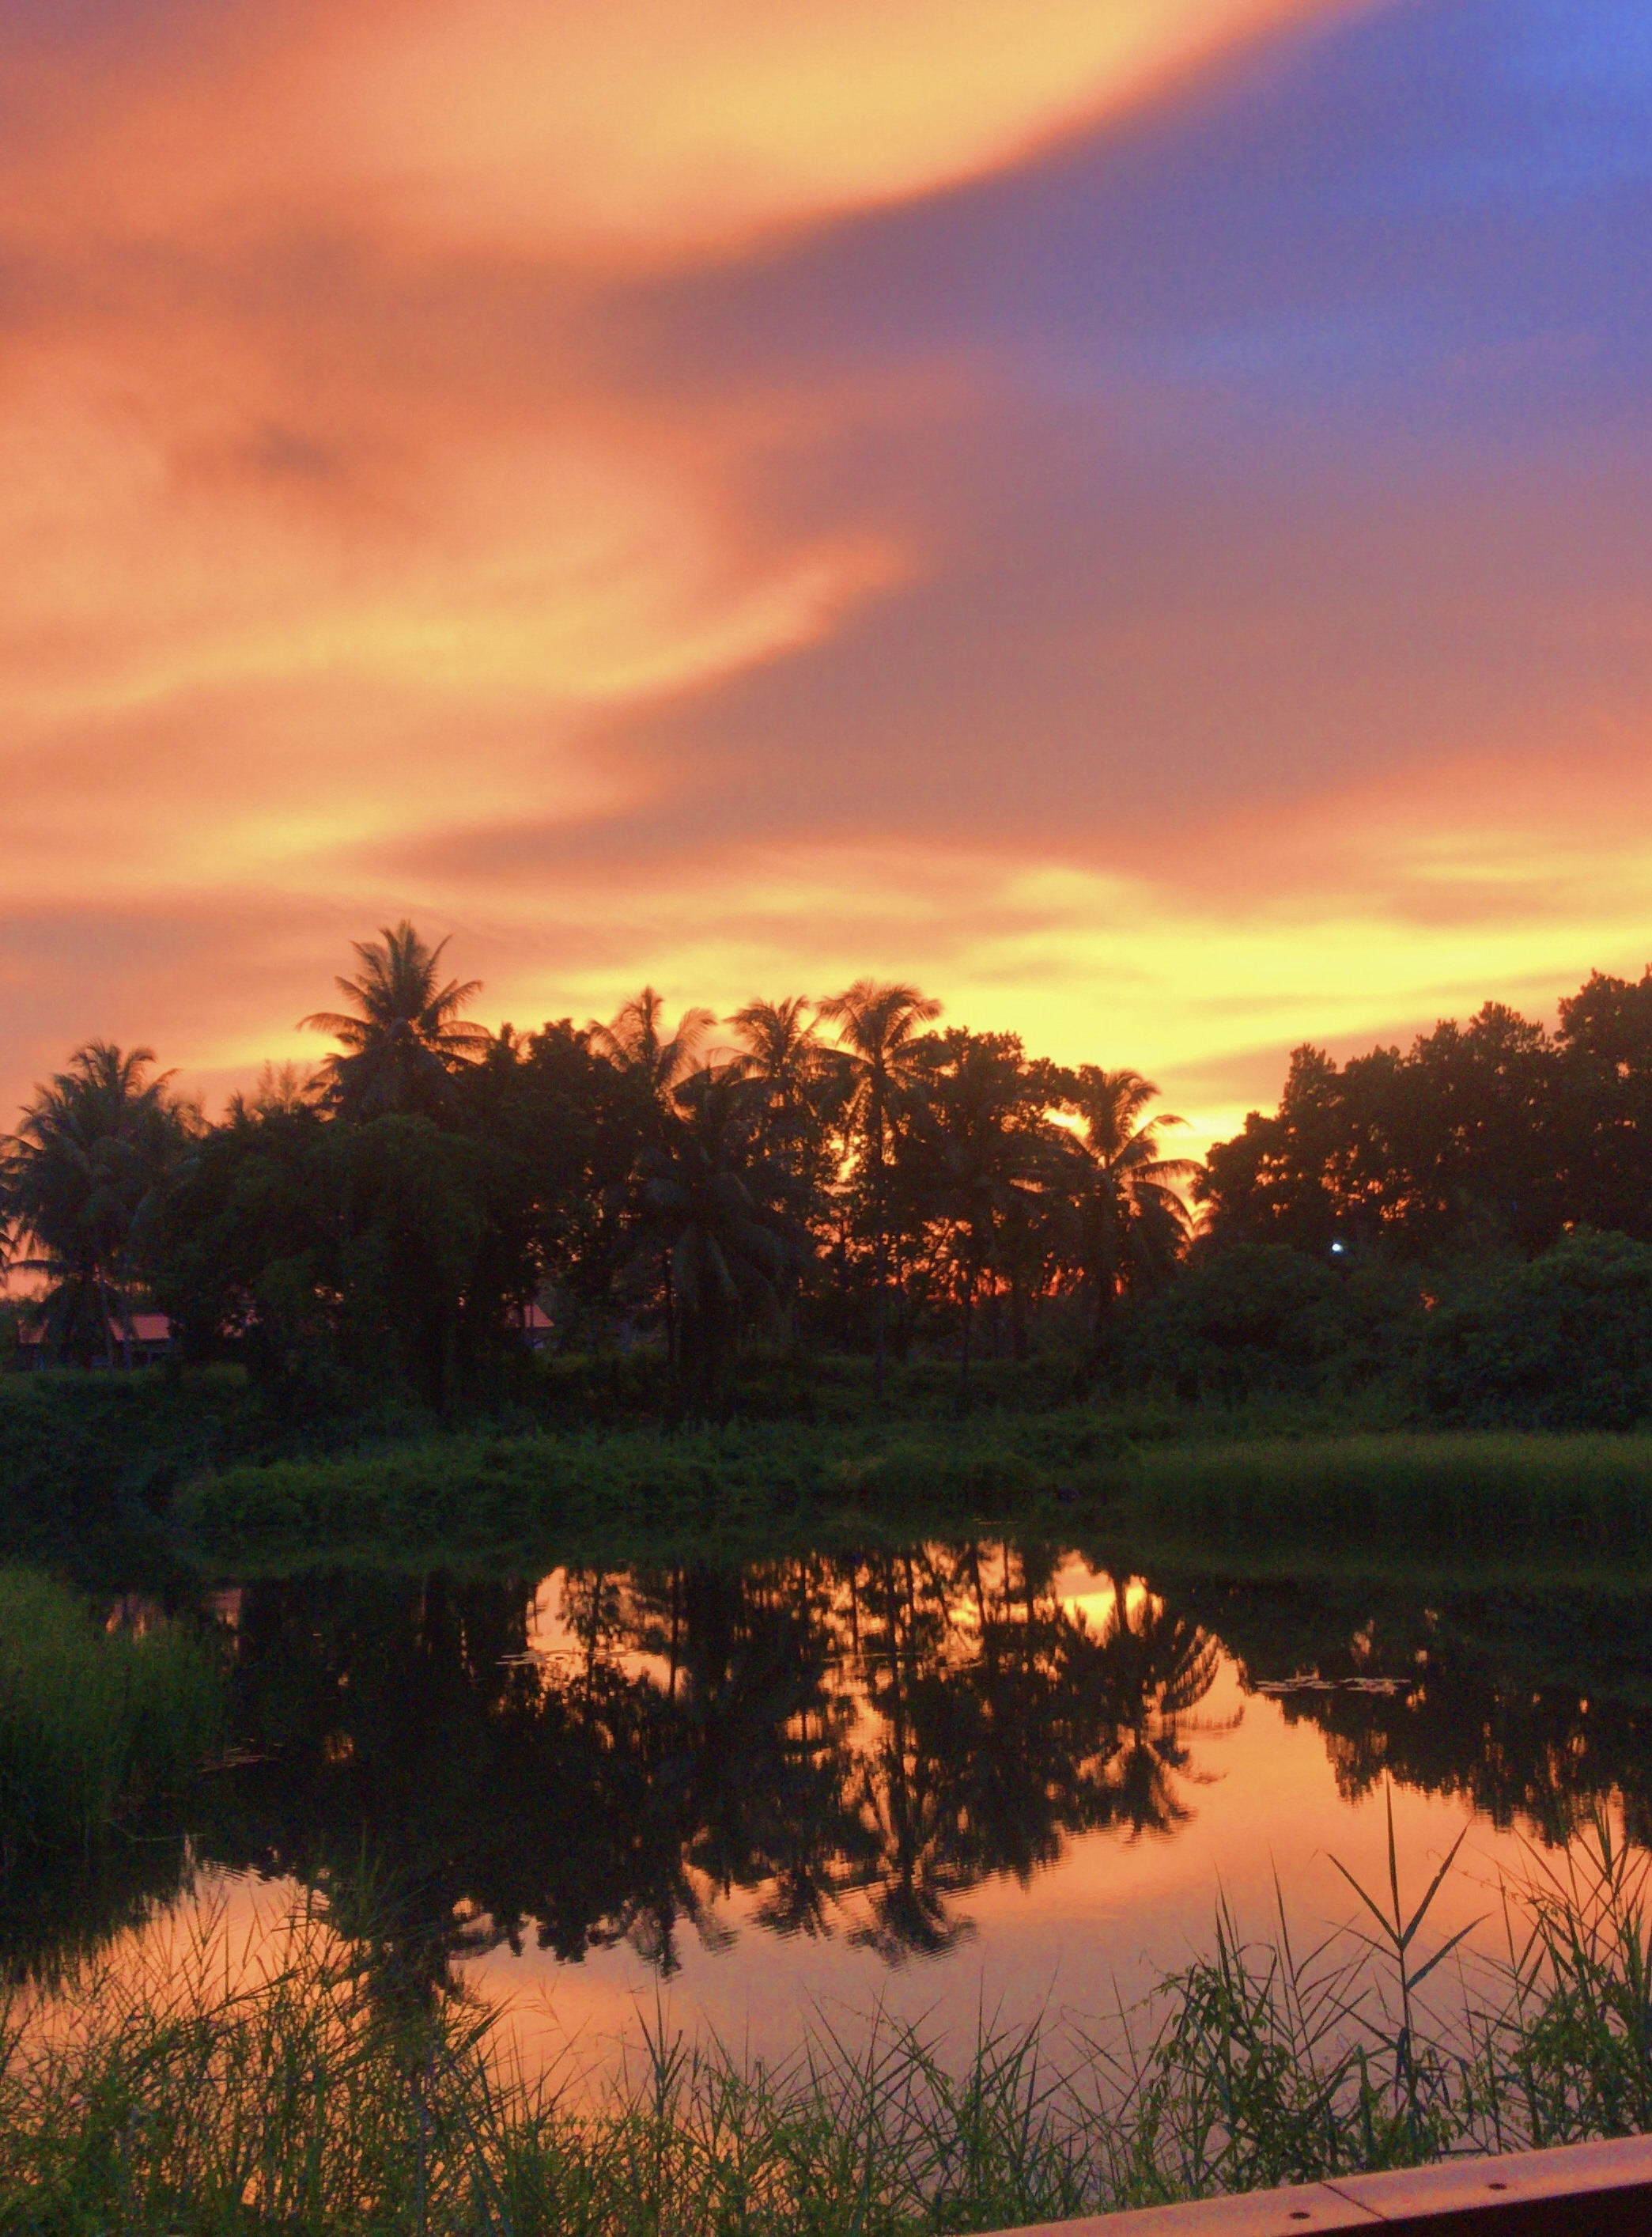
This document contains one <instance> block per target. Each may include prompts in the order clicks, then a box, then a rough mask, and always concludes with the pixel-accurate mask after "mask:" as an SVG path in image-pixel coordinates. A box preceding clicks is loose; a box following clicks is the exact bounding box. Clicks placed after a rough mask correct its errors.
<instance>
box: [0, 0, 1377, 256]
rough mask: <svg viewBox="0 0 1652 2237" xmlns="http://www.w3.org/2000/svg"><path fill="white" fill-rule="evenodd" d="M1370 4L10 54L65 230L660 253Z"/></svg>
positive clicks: (825, 211) (911, 14)
mask: <svg viewBox="0 0 1652 2237" xmlns="http://www.w3.org/2000/svg"><path fill="white" fill-rule="evenodd" d="M1359 4H1366V5H1368V4H1371V0H1177V4H1176V5H1175V7H1167V6H1165V5H1164V4H1162V0H1013V4H1011V0H901V4H899V5H896V6H891V5H889V4H887V0H829V4H826V5H819V4H817V5H809V4H807V3H806V0H703V4H701V5H697V6H694V7H685V6H684V5H683V4H681V0H607V4H605V5H603V6H600V7H593V6H590V5H588V4H585V0H471V4H470V5H468V6H467V7H465V8H464V9H458V8H456V7H454V6H453V5H452V4H451V0H363V4H358V5H355V6H351V7H347V8H339V7H332V6H325V7H324V6H320V5H317V4H314V0H311V4H308V5H305V4H303V0H299V4H295V5H293V6H292V7H290V8H288V9H286V10H281V11H280V12H279V13H278V12H277V11H273V10H271V11H267V13H265V14H263V15H261V16H260V15H258V14H256V13H253V12H252V11H243V12H241V13H240V14H239V15H238V16H234V17H231V16H228V15H227V14H224V15H220V16H219V17H217V18H216V19H214V18H213V17H210V16H187V17H186V18H185V19H184V22H185V30H184V32H183V34H182V35H181V36H174V37H173V38H171V39H168V40H166V41H164V42H157V43H156V44H155V47H154V48H153V49H151V50H149V51H148V52H146V51H145V50H144V49H142V48H138V49H134V47H133V45H132V44H131V43H126V44H122V43H113V44H112V45H111V47H109V48H108V49H105V50H104V51H103V52H102V53H90V54H89V53H88V52H87V51H86V50H85V49H76V48H74V47H72V46H70V47H67V48H59V49H57V50H56V51H55V52H53V53H51V54H49V56H44V57H38V58H35V59H34V60H33V61H32V63H30V61H29V60H28V59H27V58H25V59H24V60H23V61H21V62H19V63H14V64H13V67H12V69H11V71H10V79H11V83H12V88H13V101H14V104H15V105H16V106H17V107H18V108H19V109H22V108H23V106H24V104H25V103H26V104H27V106H28V108H29V109H31V110H32V111H34V112H35V113H36V122H34V125H33V129H32V130H31V131H30V132H29V133H28V134H27V135H25V137H26V141H27V142H28V145H27V147H26V148H25V150H24V154H23V160H24V161H25V162H31V163H32V164H33V165H34V166H35V167H36V174H37V170H38V167H39V165H40V162H41V160H42V147H43V143H46V144H47V145H49V146H50V148H51V160H50V170H51V191H50V197H49V201H50V210H49V222H50V223H51V225H52V226H53V227H54V228H63V226H64V225H66V224H67V225H85V224H92V225H95V226H97V227H99V228H104V229H107V230H109V231H112V232H114V233H115V234H122V235H126V236H130V235H132V234H141V235H142V234H155V232H157V231H160V232H172V231H175V230H176V229H178V228H180V227H188V228H194V227H197V226H199V225H201V223H203V222H207V221H211V222H213V223H215V224H218V225H221V226H223V227H226V228H230V229H232V230H234V229H235V228H240V227H244V226H245V225H246V224H247V221H248V220H249V218H252V217H253V216H254V215H255V214H257V213H258V212H259V211H260V209H262V208H267V206H268V205H270V204H271V203H272V202H274V203H279V204H280V206H282V207H284V208H290V209H299V210H305V209H307V210H309V211H311V212H324V213H326V214H328V216H329V217H336V215H337V214H338V213H339V209H340V208H341V207H343V208H348V209H350V210H351V211H352V214H354V216H355V217H356V218H357V219H358V221H363V222H366V223H370V224H371V225H372V227H373V228H374V230H375V231H377V232H379V233H380V234H386V235H390V236H397V235H399V236H401V237H404V238H406V237H411V238H423V239H425V240H430V239H432V238H435V239H449V240H455V239H462V240H466V241H471V240H474V239H476V238H477V237H478V236H485V237H490V238H493V239H497V240H503V241H506V242H508V243H509V244H510V246H511V247H513V248H516V247H521V246H522V245H523V244H524V243H529V242H531V243H533V244H535V245H536V246H537V247H546V248H552V249H555V250H556V251H558V252H560V253H562V254H571V255H575V256H581V257H582V256H588V255H592V254H595V255H596V256H597V257H599V258H600V259H602V260H603V261H612V259H613V258H614V257H615V255H616V254H617V255H620V256H622V257H623V258H625V259H627V260H637V259H640V260H641V261H643V262H648V263H652V262H655V261H659V260H660V259H661V258H662V257H666V258H668V257H672V256H675V255H681V254H685V253H687V254H695V253H701V252H703V251H705V250H707V249H708V248H722V247H727V246H729V245H730V244H733V243H739V242H745V241H750V240H751V239H752V238H754V236H755V235H758V234H762V233H764V232H767V231H771V230H773V228H778V227H787V226H792V225H795V224H798V223H800V222H806V221H814V220H819V219H820V218H822V217H826V216H830V215H833V214H839V213H842V212H844V211H847V210H852V209H858V208H868V207H872V206H874V205H877V204H879V203H884V202H888V201H893V200H898V199H900V198H904V197H907V196H911V195H917V194H921V193H924V192H927V191H932V190H933V189H935V188H938V187H942V186H945V185H948V184H951V183H953V182H956V181H958V180H961V179H964V178H969V177H972V176H977V175H980V174H982V173H984V172H986V171H989V170H991V169H994V168H998V167H1001V166H1002V165H1004V164H1006V163H1009V162H1015V161H1017V160H1019V159H1021V158H1023V157H1024V156H1025V155H1027V154H1028V153H1029V152H1030V151H1031V150H1032V149H1034V148H1037V147H1039V146H1040V145H1042V144H1043V143H1045V142H1048V141H1049V140H1050V139H1051V138H1052V137H1054V136H1056V135H1059V134H1062V133H1064V132H1070V131H1072V130H1074V129H1076V128H1078V127H1080V126H1082V125H1084V124H1087V123H1089V122H1094V121H1096V119H1098V118H1100V117H1102V116H1104V115H1108V114H1109V113H1111V112H1113V111H1116V109H1119V108H1120V107H1122V106H1123V105H1125V104H1127V103H1129V102H1132V101H1135V100H1138V99H1140V98H1141V97H1142V96H1143V95H1144V94H1147V93H1150V92H1153V91H1155V90H1156V89H1159V88H1161V87H1162V85H1164V84H1165V83H1166V82H1167V81H1168V80H1169V79H1171V78H1173V77H1174V76H1175V75H1177V74H1178V73H1181V72H1185V71H1187V70H1188V69H1192V68H1195V67H1196V66H1198V65H1200V64H1201V63H1206V62H1208V61H1209V60H1210V59H1211V58H1212V57H1214V56H1218V55H1220V54H1221V53H1223V52H1224V51H1226V50H1227V49H1232V48H1233V47H1234V46H1236V45H1238V44H1241V43H1244V42H1246V41H1248V40H1253V39H1255V38H1257V37H1258V36H1261V35H1263V34H1266V33H1268V32H1274V31H1278V30H1280V29H1282V28H1284V27H1286V26H1288V25H1291V24H1294V23H1300V22H1303V21H1306V20H1313V19H1314V18H1317V17H1320V16H1332V15H1336V14H1347V13H1348V12H1350V11H1351V10H1352V8H1353V7H1354V6H1356V5H1359ZM54 110H56V113H57V116H58V119H59V123H58V129H57V132H56V144H55V145H52V144H51V143H52V142H53V138H54V135H53V133H52V129H51V125H50V122H44V123H43V122H40V121H39V119H40V117H41V115H44V116H45V117H46V118H47V119H48V120H49V118H50V117H51V115H52V113H53V111H54ZM36 183H37V177H36Z"/></svg>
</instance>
